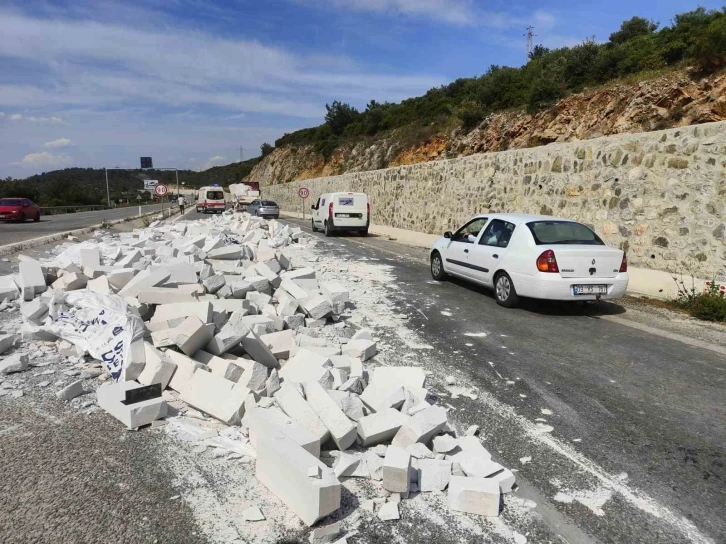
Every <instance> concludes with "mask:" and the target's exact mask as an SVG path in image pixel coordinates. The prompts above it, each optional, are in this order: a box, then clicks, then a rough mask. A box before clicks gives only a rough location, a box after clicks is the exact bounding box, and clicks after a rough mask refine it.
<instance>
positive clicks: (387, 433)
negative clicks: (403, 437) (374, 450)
mask: <svg viewBox="0 0 726 544" xmlns="http://www.w3.org/2000/svg"><path fill="white" fill-rule="evenodd" d="M408 419H409V418H408V416H405V415H403V414H402V413H401V412H399V411H398V410H394V409H393V408H389V409H388V410H384V411H382V412H377V413H374V414H370V415H368V416H365V417H363V418H361V419H359V420H358V427H357V432H358V436H359V437H360V439H361V441H362V442H363V445H364V446H366V447H369V446H375V445H376V444H381V443H383V442H388V441H389V440H391V439H393V437H394V436H396V433H398V431H399V429H400V428H401V427H402V426H403V425H405V424H406V422H407V421H408Z"/></svg>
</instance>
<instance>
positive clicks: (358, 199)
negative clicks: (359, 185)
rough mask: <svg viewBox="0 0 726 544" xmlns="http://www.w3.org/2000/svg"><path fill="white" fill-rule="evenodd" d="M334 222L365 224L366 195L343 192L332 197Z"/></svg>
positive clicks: (354, 224) (366, 217)
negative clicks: (333, 200)
mask: <svg viewBox="0 0 726 544" xmlns="http://www.w3.org/2000/svg"><path fill="white" fill-rule="evenodd" d="M333 198H334V199H335V202H334V204H333V213H334V214H335V224H336V225H338V220H339V219H340V220H341V221H340V223H341V224H342V225H346V226H348V225H350V226H365V225H366V223H367V221H368V196H367V195H364V194H361V193H347V194H346V193H343V194H338V195H335V196H334V197H333Z"/></svg>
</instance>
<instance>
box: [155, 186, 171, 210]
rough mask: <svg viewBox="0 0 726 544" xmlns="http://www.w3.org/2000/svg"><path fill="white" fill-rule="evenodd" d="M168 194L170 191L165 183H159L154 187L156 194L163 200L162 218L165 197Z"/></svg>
mask: <svg viewBox="0 0 726 544" xmlns="http://www.w3.org/2000/svg"><path fill="white" fill-rule="evenodd" d="M168 192H169V189H168V188H167V186H166V185H164V184H163V183H159V184H157V185H156V187H154V193H155V194H156V195H157V196H158V197H160V198H161V217H164V197H165V196H166V193H168Z"/></svg>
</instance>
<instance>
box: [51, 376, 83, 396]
mask: <svg viewBox="0 0 726 544" xmlns="http://www.w3.org/2000/svg"><path fill="white" fill-rule="evenodd" d="M83 392H84V391H83V380H78V381H75V382H72V383H70V384H68V385H66V386H65V387H64V388H63V389H61V390H60V391H56V393H55V396H56V397H58V398H59V399H61V400H71V399H74V398H76V397H77V396H79V395H82V394H83Z"/></svg>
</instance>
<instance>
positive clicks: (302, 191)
mask: <svg viewBox="0 0 726 544" xmlns="http://www.w3.org/2000/svg"><path fill="white" fill-rule="evenodd" d="M297 196H299V197H300V198H302V199H303V200H304V199H306V198H307V197H309V196H310V189H308V188H307V187H300V188H299V189H298V191H297Z"/></svg>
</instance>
